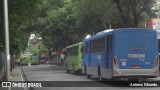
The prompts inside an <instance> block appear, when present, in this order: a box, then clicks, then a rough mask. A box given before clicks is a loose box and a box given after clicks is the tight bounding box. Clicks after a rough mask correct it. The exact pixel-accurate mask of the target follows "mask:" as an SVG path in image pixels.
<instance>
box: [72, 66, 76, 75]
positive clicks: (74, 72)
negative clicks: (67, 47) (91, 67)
mask: <svg viewBox="0 0 160 90" xmlns="http://www.w3.org/2000/svg"><path fill="white" fill-rule="evenodd" d="M72 68H73V74H74V75H76V71H75V66H74V64H72Z"/></svg>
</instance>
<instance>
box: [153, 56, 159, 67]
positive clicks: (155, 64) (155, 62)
mask: <svg viewBox="0 0 160 90" xmlns="http://www.w3.org/2000/svg"><path fill="white" fill-rule="evenodd" d="M158 64H159V58H158V56H157V57H156V58H155V60H154V67H156V66H157V65H158Z"/></svg>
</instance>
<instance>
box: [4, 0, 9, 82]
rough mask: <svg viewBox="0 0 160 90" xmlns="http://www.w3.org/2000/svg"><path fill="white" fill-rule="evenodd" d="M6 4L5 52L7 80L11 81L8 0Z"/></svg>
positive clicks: (5, 0) (5, 1)
mask: <svg viewBox="0 0 160 90" xmlns="http://www.w3.org/2000/svg"><path fill="white" fill-rule="evenodd" d="M3 6H4V29H5V50H6V51H5V52H6V67H7V69H6V70H7V73H6V74H7V75H6V79H7V81H10V49H9V22H8V0H3Z"/></svg>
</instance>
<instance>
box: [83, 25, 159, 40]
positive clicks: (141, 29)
mask: <svg viewBox="0 0 160 90" xmlns="http://www.w3.org/2000/svg"><path fill="white" fill-rule="evenodd" d="M135 30H137V31H149V32H153V31H154V32H155V31H156V30H154V29H146V28H119V29H108V30H104V31H101V32H98V33H96V34H95V35H93V36H92V37H91V38H87V39H84V40H83V42H85V41H89V40H92V39H96V38H100V37H103V36H105V35H110V34H113V33H114V32H123V31H124V32H125V31H135Z"/></svg>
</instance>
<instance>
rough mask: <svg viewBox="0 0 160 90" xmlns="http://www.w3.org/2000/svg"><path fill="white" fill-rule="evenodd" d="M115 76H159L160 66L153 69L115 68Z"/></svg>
mask: <svg viewBox="0 0 160 90" xmlns="http://www.w3.org/2000/svg"><path fill="white" fill-rule="evenodd" d="M113 76H114V77H127V76H129V77H148V78H152V77H158V76H159V67H155V68H153V69H118V68H114V69H113Z"/></svg>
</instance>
